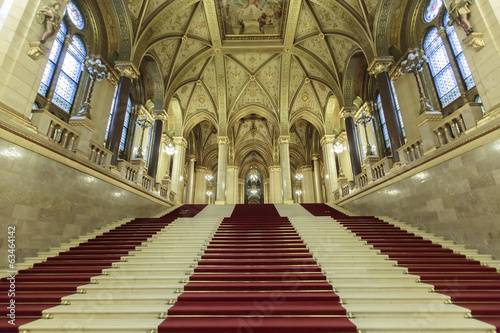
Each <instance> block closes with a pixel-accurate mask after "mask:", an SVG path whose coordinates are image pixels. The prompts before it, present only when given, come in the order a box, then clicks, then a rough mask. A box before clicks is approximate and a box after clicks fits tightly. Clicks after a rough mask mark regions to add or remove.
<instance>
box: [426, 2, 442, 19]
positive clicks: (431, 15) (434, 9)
mask: <svg viewBox="0 0 500 333" xmlns="http://www.w3.org/2000/svg"><path fill="white" fill-rule="evenodd" d="M442 6H443V0H430V1H429V3H428V4H427V8H426V9H425V12H424V21H425V23H429V22H431V21H432V20H434V19H435V18H436V16H437V15H438V14H439V10H440V9H441V7H442Z"/></svg>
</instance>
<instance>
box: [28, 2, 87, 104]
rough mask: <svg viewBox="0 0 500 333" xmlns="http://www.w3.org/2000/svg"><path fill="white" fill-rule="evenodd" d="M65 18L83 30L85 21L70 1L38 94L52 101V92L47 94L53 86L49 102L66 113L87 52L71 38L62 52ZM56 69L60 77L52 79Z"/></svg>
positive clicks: (76, 36) (65, 25)
mask: <svg viewBox="0 0 500 333" xmlns="http://www.w3.org/2000/svg"><path fill="white" fill-rule="evenodd" d="M68 17H69V19H70V21H71V23H72V24H73V25H74V26H75V27H76V28H77V29H79V30H82V29H84V28H85V20H84V18H83V15H82V13H81V11H80V9H79V8H78V7H77V6H76V5H75V3H74V2H73V1H70V2H69V3H68V5H67V8H66V12H65V15H64V17H63V20H62V21H61V27H60V29H59V31H58V33H57V35H56V38H55V39H54V43H53V45H52V48H51V50H50V55H49V60H48V62H47V65H46V66H45V70H44V72H43V76H42V81H41V82H40V86H39V88H38V93H39V94H40V95H42V96H44V97H48V98H51V97H52V93H49V91H51V87H52V89H53V97H52V100H51V102H52V103H53V104H55V105H57V106H58V107H60V108H61V109H63V110H64V111H66V112H68V113H69V112H70V111H71V107H72V106H73V102H74V99H75V94H76V90H77V88H78V83H79V81H80V76H81V73H82V68H83V63H84V61H85V56H86V55H87V50H86V48H85V43H84V42H83V39H82V38H81V37H80V36H78V35H74V36H73V37H72V42H71V44H70V45H69V47H68V49H67V51H65V52H63V50H64V42H65V38H66V36H67V35H68V34H69V27H68V23H69V21H67V18H68ZM59 70H60V74H59V76H58V77H54V74H55V73H56V72H59Z"/></svg>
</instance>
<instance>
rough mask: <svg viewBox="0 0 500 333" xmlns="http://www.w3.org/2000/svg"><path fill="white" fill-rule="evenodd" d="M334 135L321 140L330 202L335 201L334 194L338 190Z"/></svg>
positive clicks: (327, 193) (327, 194)
mask: <svg viewBox="0 0 500 333" xmlns="http://www.w3.org/2000/svg"><path fill="white" fill-rule="evenodd" d="M334 142H335V136H334V135H325V136H324V137H323V138H322V139H321V147H322V148H323V159H324V163H325V185H326V191H327V192H326V196H327V200H328V202H332V201H333V200H334V196H333V192H334V191H335V190H336V189H337V165H336V163H335V152H334V151H333V143H334Z"/></svg>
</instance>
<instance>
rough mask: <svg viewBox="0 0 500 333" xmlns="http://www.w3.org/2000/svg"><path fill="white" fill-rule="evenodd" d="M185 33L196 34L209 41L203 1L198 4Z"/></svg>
mask: <svg viewBox="0 0 500 333" xmlns="http://www.w3.org/2000/svg"><path fill="white" fill-rule="evenodd" d="M187 33H188V34H191V35H195V36H198V37H200V38H201V39H203V40H206V41H208V42H209V41H210V32H209V31H208V23H207V17H206V15H205V9H204V8H203V3H201V4H200V5H199V6H198V9H197V10H196V13H195V14H194V16H193V18H192V20H191V23H190V24H189V28H188V31H187Z"/></svg>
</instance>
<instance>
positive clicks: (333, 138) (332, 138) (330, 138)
mask: <svg viewBox="0 0 500 333" xmlns="http://www.w3.org/2000/svg"><path fill="white" fill-rule="evenodd" d="M335 141H336V136H335V135H331V134H328V135H325V136H324V137H322V138H321V141H320V145H321V147H323V146H324V145H327V144H329V143H331V144H332V145H333V144H334V143H335Z"/></svg>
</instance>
